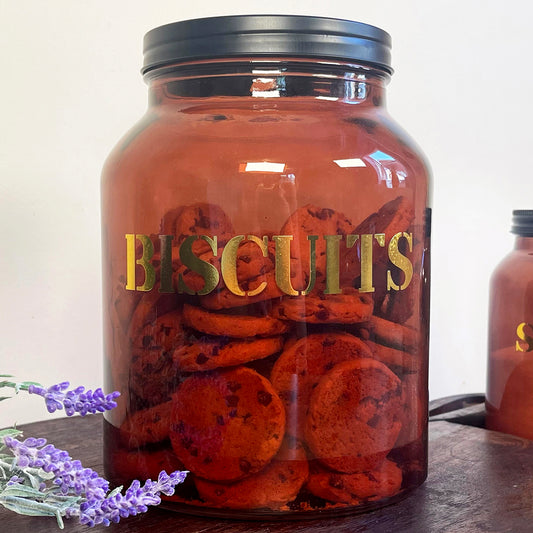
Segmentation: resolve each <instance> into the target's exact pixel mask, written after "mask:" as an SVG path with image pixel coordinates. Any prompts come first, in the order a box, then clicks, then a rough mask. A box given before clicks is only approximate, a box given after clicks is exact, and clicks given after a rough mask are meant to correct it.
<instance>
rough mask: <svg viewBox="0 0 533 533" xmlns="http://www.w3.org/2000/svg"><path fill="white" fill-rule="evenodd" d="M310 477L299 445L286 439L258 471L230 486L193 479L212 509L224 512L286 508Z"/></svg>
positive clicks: (293, 440)
mask: <svg viewBox="0 0 533 533" xmlns="http://www.w3.org/2000/svg"><path fill="white" fill-rule="evenodd" d="M308 474H309V467H308V464H307V457H306V455H305V451H304V449H303V447H302V445H301V444H299V443H298V441H296V440H295V439H291V438H287V437H286V438H285V439H284V441H283V444H282V445H281V448H280V450H279V452H278V454H277V455H276V456H275V457H274V459H272V461H271V462H270V463H269V464H268V465H267V466H266V467H265V468H264V469H263V470H261V472H259V473H257V474H254V475H252V476H248V477H246V478H244V479H242V480H240V481H236V482H234V483H231V484H222V483H214V482H212V481H206V480H204V479H200V478H196V480H195V483H196V488H197V489H198V493H199V494H200V497H201V498H202V499H203V500H205V501H206V502H207V503H209V504H211V505H213V506H215V507H224V508H227V509H261V508H265V509H276V510H282V509H287V504H288V503H289V502H291V501H292V500H294V499H295V498H296V496H297V494H298V492H299V491H300V489H301V487H302V485H303V484H304V483H305V482H306V480H307V476H308Z"/></svg>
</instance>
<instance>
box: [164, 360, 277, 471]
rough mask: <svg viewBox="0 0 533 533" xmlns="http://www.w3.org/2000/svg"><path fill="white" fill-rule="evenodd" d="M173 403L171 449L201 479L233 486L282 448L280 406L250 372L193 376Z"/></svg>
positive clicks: (270, 390)
mask: <svg viewBox="0 0 533 533" xmlns="http://www.w3.org/2000/svg"><path fill="white" fill-rule="evenodd" d="M173 404H174V407H173V411H172V424H171V429H170V439H171V442H172V447H173V449H174V452H175V454H176V456H177V457H178V459H180V460H181V461H182V462H183V464H184V465H185V468H186V469H187V470H190V471H191V472H192V473H193V474H196V475H197V476H200V477H202V478H205V479H208V480H211V481H235V480H238V479H241V478H243V477H246V476H248V475H251V474H255V473H257V472H259V471H260V470H262V469H263V468H264V467H265V466H266V465H267V464H268V463H269V462H270V461H271V460H272V458H273V457H274V456H275V455H276V453H277V452H278V450H279V448H280V446H281V442H282V440H283V435H284V433H285V410H284V408H283V404H282V403H281V400H280V399H279V397H278V395H277V394H276V392H275V391H274V389H273V388H272V385H271V384H270V382H268V381H267V380H266V379H265V378H264V377H262V376H261V375H259V374H258V373H257V372H254V371H253V370H251V369H249V368H245V367H238V368H235V369H231V370H225V371H218V372H217V371H215V372H209V373H200V374H195V375H192V376H191V377H189V378H188V379H187V380H185V381H184V382H183V383H182V384H181V385H180V387H179V388H178V390H177V392H176V394H175V396H174V401H173Z"/></svg>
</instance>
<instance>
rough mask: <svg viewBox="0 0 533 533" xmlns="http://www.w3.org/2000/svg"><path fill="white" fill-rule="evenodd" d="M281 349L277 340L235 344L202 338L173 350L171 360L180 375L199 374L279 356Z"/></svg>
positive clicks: (279, 339)
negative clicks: (275, 355) (179, 371)
mask: <svg viewBox="0 0 533 533" xmlns="http://www.w3.org/2000/svg"><path fill="white" fill-rule="evenodd" d="M282 347H283V339H282V337H281V336H277V337H265V338H257V339H254V338H247V339H237V340H235V339H230V338H228V337H202V338H201V339H198V340H194V341H193V342H190V343H188V344H185V345H184V346H181V347H180V348H177V349H176V350H175V351H174V353H173V355H172V357H173V359H174V361H175V362H176V364H177V366H178V368H179V369H180V370H182V371H185V372H198V371H202V372H203V371H206V370H213V369H215V368H221V367H228V366H235V365H240V364H242V363H247V362H249V361H255V360H257V359H263V358H264V357H268V356H269V355H272V354H274V353H276V352H279V351H280V350H281V349H282Z"/></svg>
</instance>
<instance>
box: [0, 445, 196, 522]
mask: <svg viewBox="0 0 533 533" xmlns="http://www.w3.org/2000/svg"><path fill="white" fill-rule="evenodd" d="M4 443H5V445H6V446H7V447H8V448H9V449H10V450H11V453H12V454H13V455H14V456H15V464H16V466H18V467H19V468H21V469H24V468H28V467H29V468H42V469H43V470H44V471H45V472H51V473H53V475H54V478H53V481H52V482H53V484H54V485H56V486H57V487H58V488H59V489H60V491H61V493H62V494H65V495H67V494H72V493H74V494H76V495H77V496H81V497H82V500H81V503H77V504H76V505H73V506H71V507H68V508H67V509H66V510H65V516H67V518H70V517H75V516H76V517H78V518H79V520H80V523H81V524H84V525H87V526H89V527H93V526H95V525H96V524H104V525H106V526H108V525H110V524H111V523H112V522H119V521H120V519H121V518H126V517H128V516H135V515H136V514H138V513H144V512H146V511H147V510H148V506H149V505H159V504H160V503H161V497H160V494H165V495H167V496H172V495H173V494H174V490H175V486H176V485H178V484H179V483H182V482H183V481H184V479H185V477H186V475H187V472H186V471H183V472H181V471H176V472H173V473H172V474H170V475H169V474H167V473H166V472H165V471H162V472H160V474H159V477H158V479H157V481H152V480H150V479H148V480H147V481H146V482H145V484H144V486H141V484H140V482H139V481H137V480H135V481H134V482H133V483H132V484H131V486H130V487H129V488H128V489H127V490H126V493H125V494H121V493H120V492H117V491H113V492H112V493H110V494H108V491H109V482H108V481H107V480H106V479H104V478H101V477H100V476H99V475H98V474H97V472H95V471H94V470H91V469H90V468H84V467H83V465H82V464H81V462H80V461H73V460H72V458H71V457H70V455H69V454H68V453H67V452H66V451H63V450H59V449H58V448H56V447H55V446H53V445H52V444H46V439H35V438H29V439H26V440H24V441H19V440H18V439H16V438H14V437H9V436H8V437H4ZM10 482H12V483H18V482H19V479H18V478H16V476H13V477H12V478H11V480H10Z"/></svg>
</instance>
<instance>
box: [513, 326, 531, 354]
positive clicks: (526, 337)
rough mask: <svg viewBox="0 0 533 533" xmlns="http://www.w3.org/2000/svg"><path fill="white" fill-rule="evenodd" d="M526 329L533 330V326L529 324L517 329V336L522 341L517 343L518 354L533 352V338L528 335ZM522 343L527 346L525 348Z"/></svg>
mask: <svg viewBox="0 0 533 533" xmlns="http://www.w3.org/2000/svg"><path fill="white" fill-rule="evenodd" d="M526 328H529V329H530V330H533V326H532V325H531V324H528V323H527V322H522V323H521V324H518V327H517V328H516V335H517V336H518V338H519V339H520V340H517V341H516V351H517V352H531V351H532V350H533V337H531V336H530V335H528V334H527V333H526ZM520 341H523V342H525V343H526V344H527V346H524V345H523V344H522V343H521V342H520Z"/></svg>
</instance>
